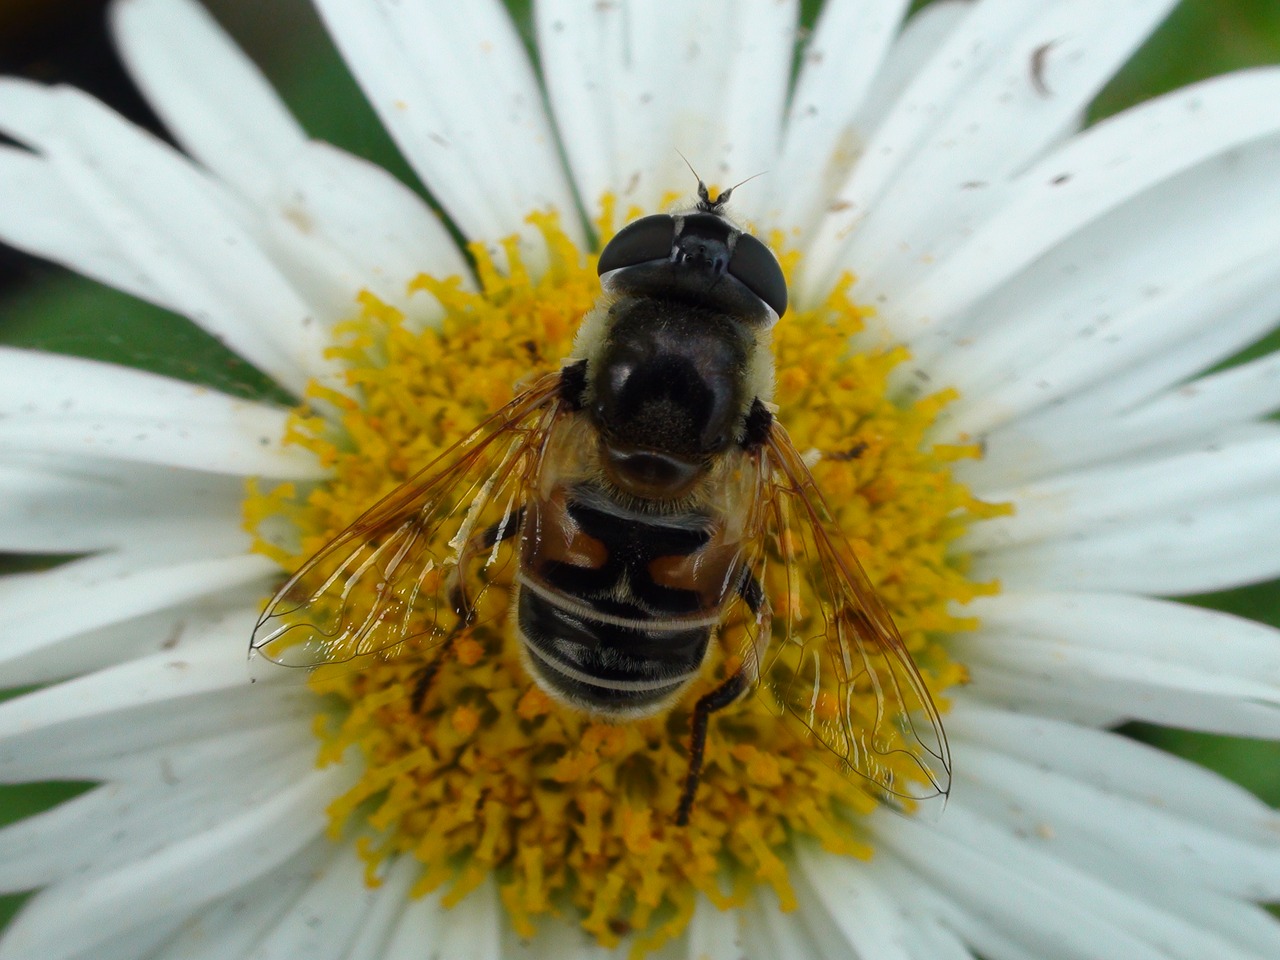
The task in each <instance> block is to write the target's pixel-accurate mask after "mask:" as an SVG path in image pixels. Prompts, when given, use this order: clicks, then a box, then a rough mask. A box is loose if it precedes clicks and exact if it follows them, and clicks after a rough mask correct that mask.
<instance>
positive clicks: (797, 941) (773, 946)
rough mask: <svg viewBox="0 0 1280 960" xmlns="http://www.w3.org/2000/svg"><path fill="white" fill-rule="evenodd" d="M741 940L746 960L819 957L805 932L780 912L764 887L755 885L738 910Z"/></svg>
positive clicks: (775, 900) (771, 894)
mask: <svg viewBox="0 0 1280 960" xmlns="http://www.w3.org/2000/svg"><path fill="white" fill-rule="evenodd" d="M742 940H743V943H744V944H746V947H747V951H746V954H745V957H746V958H748V960H771V958H773V957H818V956H820V954H819V953H818V950H817V944H816V943H815V942H814V941H813V938H812V937H811V935H810V933H809V931H808V930H806V929H804V927H802V926H801V925H800V924H799V923H798V922H797V921H796V919H795V918H794V917H791V916H787V915H785V914H783V912H782V909H781V907H780V906H779V904H778V900H777V897H775V896H774V895H773V892H772V891H770V890H769V889H768V888H767V887H757V888H756V889H755V892H754V894H753V895H752V897H751V899H750V900H748V901H747V904H746V906H745V907H744V908H743V909H742Z"/></svg>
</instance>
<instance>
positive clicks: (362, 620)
mask: <svg viewBox="0 0 1280 960" xmlns="http://www.w3.org/2000/svg"><path fill="white" fill-rule="evenodd" d="M559 388H560V374H559V373H555V374H548V375H547V376H545V377H542V378H541V379H540V380H539V381H538V382H537V383H535V384H534V385H533V386H532V387H531V388H529V389H528V390H526V391H524V392H523V393H521V394H520V395H519V396H517V397H516V398H515V399H514V400H512V401H511V402H510V403H509V404H507V406H505V407H503V408H502V409H501V410H499V411H498V412H497V413H495V414H494V415H493V416H491V417H490V418H489V419H488V420H486V421H485V422H484V423H483V424H481V425H480V427H478V428H477V429H476V430H475V431H474V432H473V433H471V435H470V436H468V437H466V438H465V439H463V440H462V441H460V442H459V443H457V444H454V445H453V446H452V447H450V448H449V449H448V450H446V451H445V452H444V453H442V454H441V455H440V456H439V457H437V458H436V459H435V460H434V461H432V462H431V463H430V464H428V465H427V466H426V467H425V468H423V469H422V470H420V471H419V472H418V473H417V474H416V475H414V476H413V477H412V478H411V479H409V480H408V481H406V482H405V483H404V484H402V485H401V486H400V487H399V488H397V489H396V490H395V491H393V492H392V493H391V494H389V495H388V496H387V497H385V498H383V499H382V500H380V501H379V502H378V503H376V504H374V505H373V506H372V507H371V508H370V509H369V510H367V511H366V512H365V513H364V514H362V515H361V516H360V517H359V518H358V519H357V520H356V521H355V522H354V523H352V524H351V526H349V527H347V529H345V530H344V531H342V533H340V534H338V535H337V536H336V537H334V538H333V539H332V540H331V541H329V543H328V544H326V545H325V546H324V547H323V548H322V549H321V550H320V551H319V552H318V553H316V554H315V555H314V556H313V557H311V558H310V559H309V560H307V562H306V563H304V564H303V565H302V567H301V568H300V569H299V570H298V571H297V572H296V573H295V574H294V575H293V576H292V577H290V578H289V580H288V582H286V583H285V585H284V586H283V587H281V588H280V590H279V591H278V592H277V593H276V595H275V596H274V597H273V598H272V599H271V601H270V602H269V603H268V604H267V607H266V609H265V610H264V611H263V613H262V616H261V617H259V618H258V623H257V626H256V628H255V629H254V632H253V639H252V641H251V644H250V652H251V654H252V653H255V652H256V653H259V654H261V655H263V656H265V657H267V658H268V659H270V660H273V661H275V662H276V663H280V664H284V665H286V666H300V667H312V666H318V665H320V664H324V663H341V662H344V661H347V660H351V659H354V658H356V657H361V656H366V655H369V654H373V653H377V654H380V655H382V656H385V657H392V656H395V655H397V654H398V653H400V652H401V649H402V645H404V644H406V643H407V642H410V641H412V642H413V643H414V645H415V646H417V647H420V648H421V647H429V646H431V645H433V644H435V643H439V642H441V641H442V640H444V639H445V637H447V636H448V635H449V634H450V632H452V631H453V630H455V629H456V628H457V627H458V625H459V624H461V623H465V622H467V621H469V619H470V618H471V616H472V613H473V611H474V610H475V609H476V604H477V602H478V599H479V596H476V597H472V596H470V595H469V594H468V583H467V581H468V577H467V576H466V575H465V574H466V572H467V569H468V566H469V564H470V563H472V562H473V561H475V560H483V561H484V565H485V566H488V565H489V564H491V563H493V562H494V561H495V560H496V558H497V556H498V550H497V544H496V542H493V541H492V538H488V539H486V538H485V536H484V532H485V531H486V530H488V529H490V528H498V529H500V528H502V527H503V526H504V525H505V526H507V527H509V526H510V525H512V524H518V523H519V520H520V508H521V506H522V504H523V502H524V493H525V489H526V486H527V484H528V483H529V482H530V481H531V479H532V478H533V477H534V476H535V475H536V473H537V467H538V458H539V456H540V453H541V449H542V445H543V441H544V439H545V437H546V436H547V433H548V431H549V430H550V428H551V425H552V424H553V423H554V422H555V420H556V419H557V418H558V417H559V416H560V415H561V413H562V412H563V411H564V409H565V407H564V405H563V404H562V403H561V402H560V401H559ZM480 579H481V580H482V581H483V578H480ZM484 589H485V588H484V586H483V582H482V583H481V586H480V590H481V591H483V590H484Z"/></svg>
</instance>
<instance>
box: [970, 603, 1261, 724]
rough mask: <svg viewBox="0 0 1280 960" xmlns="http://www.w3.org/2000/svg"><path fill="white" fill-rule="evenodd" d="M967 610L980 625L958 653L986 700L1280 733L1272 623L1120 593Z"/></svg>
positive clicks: (977, 605) (986, 605)
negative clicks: (980, 622) (1088, 708)
mask: <svg viewBox="0 0 1280 960" xmlns="http://www.w3.org/2000/svg"><path fill="white" fill-rule="evenodd" d="M967 612H968V613H971V614H972V615H974V616H977V617H979V618H980V619H981V621H982V628H981V629H980V630H979V631H977V632H975V633H972V634H965V635H962V636H958V637H955V638H953V641H952V645H953V652H954V654H955V655H956V656H957V657H958V658H959V659H960V660H961V661H963V662H964V663H965V664H966V666H968V667H969V668H970V670H971V671H972V673H973V676H974V683H975V689H980V690H981V691H982V693H983V695H984V696H986V697H987V698H988V699H991V700H997V701H999V702H1001V703H1007V704H1016V705H1018V706H1020V707H1023V708H1025V709H1029V710H1034V711H1039V712H1052V713H1053V714H1054V715H1062V714H1063V713H1065V712H1066V711H1071V710H1073V709H1074V710H1077V711H1078V710H1080V709H1081V708H1086V709H1087V707H1086V705H1088V707H1091V708H1093V709H1095V710H1097V711H1098V713H1099V715H1101V716H1102V717H1103V718H1105V719H1106V720H1107V721H1108V722H1113V721H1115V720H1117V719H1121V718H1126V719H1140V720H1147V721H1151V722H1154V723H1164V724H1170V725H1174V726H1180V727H1189V728H1193V729H1200V730H1209V731H1213V732H1217V733H1223V734H1230V735H1235V736H1253V737H1258V736H1266V737H1277V738H1280V631H1277V630H1276V629H1275V628H1273V627H1267V626H1264V625H1262V624H1259V623H1255V622H1253V621H1252V620H1245V619H1242V618H1239V617H1232V616H1228V615H1227V614H1222V613H1217V612H1214V611H1210V610H1202V609H1199V608H1196V607H1189V606H1186V605H1184V604H1178V603H1170V602H1168V601H1162V600H1151V599H1148V598H1145V597H1126V596H1119V595H1115V594H1054V593H1048V594H1036V593H1004V594H1001V595H1000V596H997V597H991V598H984V599H982V600H980V601H978V602H975V603H974V604H973V605H972V606H971V607H970V608H969V609H968V610H967ZM988 667H990V668H993V669H994V671H995V672H994V673H993V674H992V676H990V677H988V676H987V675H986V671H987V668H988ZM1055 706H1057V707H1058V709H1054V707H1055Z"/></svg>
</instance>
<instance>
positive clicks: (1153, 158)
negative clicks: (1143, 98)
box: [877, 70, 1280, 363]
mask: <svg viewBox="0 0 1280 960" xmlns="http://www.w3.org/2000/svg"><path fill="white" fill-rule="evenodd" d="M1277 96H1280V70H1256V71H1250V72H1247V73H1239V74H1232V75H1229V76H1225V77H1218V78H1215V79H1213V80H1209V81H1206V82H1204V83H1199V84H1195V85H1193V86H1190V87H1187V88H1185V89H1183V90H1179V91H1176V92H1174V93H1171V94H1168V95H1166V96H1163V97H1160V98H1157V99H1155V100H1151V101H1148V102H1147V103H1144V104H1142V105H1140V106H1138V107H1135V108H1134V109H1132V110H1129V111H1126V112H1124V113H1122V114H1119V115H1117V116H1115V117H1111V118H1109V119H1107V120H1105V121H1103V122H1102V123H1099V124H1098V125H1097V126H1094V127H1091V128H1090V129H1088V130H1086V131H1084V132H1083V133H1081V134H1079V135H1077V136H1075V137H1073V138H1072V139H1070V140H1069V141H1067V142H1066V143H1065V144H1063V145H1062V146H1061V147H1060V148H1058V149H1057V150H1055V151H1053V152H1051V153H1050V154H1048V155H1047V156H1045V157H1043V158H1042V159H1039V160H1038V161H1037V162H1036V163H1035V164H1034V165H1032V166H1030V167H1029V168H1028V169H1027V170H1026V171H1025V172H1023V173H1020V174H1019V175H1018V176H1017V177H1016V179H1015V180H1013V181H1012V182H1011V183H1010V184H1009V185H1008V188H1007V191H1006V194H1007V195H1006V196H1005V197H1003V198H1002V200H1001V202H1000V204H999V207H998V209H995V210H992V211H991V214H990V216H988V217H986V218H985V219H984V220H982V221H981V222H980V223H974V224H971V225H970V226H969V230H968V232H967V233H966V236H965V239H964V242H963V243H962V244H960V245H959V246H957V247H956V248H955V250H954V251H942V250H924V251H917V254H919V253H924V254H927V255H928V256H929V257H931V258H933V259H931V260H928V262H927V266H928V269H927V271H923V272H922V273H921V282H920V283H919V284H918V285H916V286H915V287H914V289H911V290H910V292H909V293H907V294H906V295H905V296H900V297H898V298H897V299H896V300H895V301H894V303H893V304H892V305H891V306H890V308H889V309H890V310H891V312H892V316H891V317H890V318H889V320H890V322H891V325H892V327H893V329H894V330H895V331H896V332H897V333H898V335H899V336H901V337H903V338H905V339H906V340H907V341H908V342H911V343H913V344H914V345H915V347H916V351H917V355H918V356H919V358H920V360H921V362H924V363H931V362H932V361H933V359H934V358H935V356H937V355H938V354H939V353H941V352H944V351H947V350H949V349H950V348H951V347H950V345H951V344H952V343H953V342H954V341H955V340H956V339H958V338H961V337H963V336H964V335H967V334H969V333H972V332H973V330H969V329H965V326H966V324H967V323H970V322H972V323H976V324H980V325H982V326H987V325H990V324H991V323H993V322H997V321H998V320H999V315H994V316H993V315H992V314H991V313H990V312H989V311H988V310H986V309H982V310H976V307H975V305H976V304H978V301H979V300H980V299H981V298H982V297H984V296H987V295H990V294H991V292H992V291H993V290H995V289H996V288H997V287H998V286H999V285H1000V284H1002V283H1005V282H1007V281H1009V280H1010V279H1011V278H1013V277H1015V276H1016V275H1017V274H1018V272H1019V271H1022V270H1025V269H1027V268H1028V266H1029V265H1032V264H1034V263H1035V262H1036V261H1037V260H1038V259H1039V258H1041V257H1044V256H1045V254H1046V253H1048V252H1050V251H1051V250H1053V248H1054V247H1056V246H1058V245H1059V244H1061V243H1062V242H1063V241H1064V240H1066V239H1067V238H1068V237H1071V236H1072V235H1073V234H1075V233H1076V232H1078V231H1080V230H1082V229H1084V228H1087V227H1089V226H1090V225H1091V224H1094V223H1095V222H1096V221H1099V220H1100V218H1103V217H1104V216H1105V215H1107V214H1109V213H1112V212H1113V211H1118V210H1120V208H1122V207H1123V206H1124V205H1125V204H1127V203H1129V202H1132V201H1134V200H1141V199H1142V198H1143V195H1144V194H1145V193H1146V192H1147V191H1150V190H1151V189H1152V188H1153V187H1157V186H1159V185H1161V184H1167V183H1170V182H1172V181H1174V179H1175V178H1176V177H1178V176H1179V175H1180V174H1183V173H1186V172H1187V171H1192V170H1194V169H1195V168H1197V167H1198V166H1200V165H1201V164H1203V163H1205V162H1206V161H1210V160H1213V159H1214V158H1226V157H1227V156H1228V155H1229V154H1230V152H1231V151H1232V150H1235V149H1237V148H1240V147H1242V146H1244V145H1246V144H1250V143H1253V142H1255V141H1266V140H1267V139H1268V138H1270V137H1272V136H1274V135H1275V134H1276V133H1277V131H1278V130H1280V116H1276V115H1275V112H1274V111H1268V110H1265V109H1260V105H1261V104H1265V103H1270V102H1273V101H1274V99H1275V98H1276V97H1277ZM1210 170H1211V175H1213V176H1217V177H1219V178H1220V179H1225V180H1226V182H1228V183H1229V182H1230V181H1231V178H1230V170H1229V164H1225V165H1224V164H1222V163H1219V164H1217V165H1216V166H1214V167H1211V168H1210ZM1170 191H1172V194H1171V193H1170V192H1169V191H1166V192H1164V193H1160V194H1157V197H1158V199H1160V200H1161V201H1165V202H1171V201H1170V200H1169V198H1170V197H1171V196H1172V195H1180V196H1184V195H1183V194H1182V193H1181V191H1179V190H1174V189H1173V188H1172V187H1170ZM1184 198H1185V197H1184ZM1185 199H1190V198H1185ZM1192 206H1194V201H1192ZM1152 207H1153V209H1152V210H1150V211H1148V216H1154V215H1156V211H1158V210H1160V209H1161V207H1162V204H1159V205H1158V204H1154V203H1153V204H1152ZM1218 209H1220V208H1218ZM878 214H879V211H877V215H878ZM1238 214H1241V215H1243V216H1244V218H1245V222H1246V223H1254V222H1256V221H1254V220H1253V219H1252V218H1250V217H1249V216H1248V213H1247V211H1233V216H1235V215H1238ZM1115 215H1119V214H1115ZM1160 223H1161V224H1162V225H1164V224H1165V221H1164V220H1161V221H1160ZM1228 223H1230V221H1228ZM1146 224H1147V226H1146V229H1145V232H1142V224H1141V223H1139V224H1134V225H1129V224H1128V223H1127V221H1126V222H1125V226H1126V227H1127V229H1129V230H1131V231H1136V232H1138V233H1140V235H1141V236H1142V237H1143V239H1144V241H1146V243H1145V244H1144V249H1145V247H1146V246H1147V245H1149V244H1150V242H1151V241H1152V240H1153V239H1155V238H1157V237H1159V238H1162V239H1163V240H1165V241H1166V242H1170V243H1172V242H1174V241H1175V240H1177V241H1182V240H1184V239H1186V238H1185V237H1184V236H1183V235H1182V234H1180V233H1171V232H1170V231H1168V230H1166V229H1157V228H1155V227H1154V226H1152V225H1150V221H1146ZM1099 229H1101V228H1099ZM1100 237H1101V238H1105V239H1110V235H1109V234H1100ZM1202 249H1203V248H1202ZM1135 253H1136V254H1138V255H1141V253H1142V251H1135ZM934 261H936V262H934ZM1104 266H1105V264H1104ZM1050 276H1053V277H1054V280H1055V282H1056V283H1057V284H1060V285H1061V284H1062V283H1063V278H1062V277H1061V276H1059V275H1052V274H1051V275H1050ZM1085 279H1087V274H1086V277H1085ZM1074 282H1080V281H1077V280H1073V281H1072V283H1074ZM1072 283H1068V284H1066V286H1068V287H1070V286H1071V285H1072ZM974 329H978V328H977V327H975V328H974ZM917 341H918V342H917Z"/></svg>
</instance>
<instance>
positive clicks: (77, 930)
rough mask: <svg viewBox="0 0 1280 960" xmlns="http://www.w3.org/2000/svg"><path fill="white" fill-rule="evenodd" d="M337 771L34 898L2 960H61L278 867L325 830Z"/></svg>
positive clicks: (1, 947) (1, 951)
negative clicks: (116, 866) (35, 959)
mask: <svg viewBox="0 0 1280 960" xmlns="http://www.w3.org/2000/svg"><path fill="white" fill-rule="evenodd" d="M346 776H347V774H345V773H344V772H343V771H342V770H341V769H338V768H334V769H330V770H328V771H316V772H313V773H311V774H309V775H308V776H307V777H305V778H304V779H302V780H300V781H299V782H297V783H295V784H292V785H290V786H288V787H286V788H285V789H283V790H281V791H280V792H278V793H277V794H276V795H275V796H272V797H268V798H265V799H260V800H259V802H257V803H253V804H249V805H247V807H246V809H245V810H244V812H243V814H242V815H241V816H240V817H238V818H237V819H235V820H231V821H228V822H227V823H224V824H221V825H219V826H217V827H215V828H214V829H212V830H209V831H206V832H202V833H198V834H195V835H193V836H191V837H190V838H188V839H186V840H184V841H181V842H178V843H174V844H172V845H169V846H167V847H165V848H164V849H163V850H161V851H159V852H158V853H156V854H154V855H152V856H149V857H146V858H144V859H141V860H139V861H136V862H134V863H132V864H129V865H128V866H125V867H122V868H120V869H119V870H116V871H112V872H110V873H107V874H105V875H102V876H97V877H91V878H88V879H85V880H68V881H64V882H63V883H60V884H58V885H57V886H54V887H50V888H48V889H46V890H44V891H43V892H41V893H39V894H37V895H36V896H35V897H34V898H33V899H32V900H31V901H30V902H29V903H28V904H27V905H26V907H25V909H24V910H23V911H22V913H21V914H20V915H19V916H18V917H17V919H16V920H15V921H14V923H13V924H12V925H11V926H10V927H9V929H8V931H7V932H6V937H5V939H4V941H3V942H0V960H10V958H17V957H22V956H33V955H38V956H40V957H42V958H45V960H62V958H65V957H69V956H73V955H74V954H75V953H76V952H77V951H81V950H87V949H88V948H90V947H92V946H94V945H95V944H99V943H101V942H103V941H105V940H107V939H109V938H111V937H113V936H117V935H119V934H122V933H126V932H128V931H130V930H133V929H136V928H139V927H145V926H146V925H147V924H148V923H149V922H150V921H151V920H152V918H154V917H163V916H166V915H168V914H172V913H175V912H179V911H183V910H191V909H193V908H196V907H199V906H202V905H204V904H207V903H210V902H211V901H213V900H215V899H217V898H218V897H220V896H223V895H224V894H226V893H228V892H230V891H231V890H234V889H236V888H237V887H239V886H240V885H241V884H243V883H244V882H245V881H246V880H247V879H251V878H252V877H256V876H258V875H259V874H262V873H265V872H266V871H268V870H270V869H272V868H273V867H275V866H277V865H279V864H281V863H283V862H284V861H285V860H287V859H288V858H289V857H290V856H292V855H293V854H294V853H296V852H297V851H298V850H299V849H301V848H302V847H303V846H305V845H306V844H307V843H308V842H309V841H310V840H311V839H312V838H313V837H314V836H316V835H317V834H318V833H319V832H320V831H321V830H322V829H323V828H324V824H325V817H324V813H323V810H324V805H325V804H326V803H327V802H328V801H329V800H330V799H331V798H332V797H333V796H334V795H335V794H336V793H337V792H338V791H339V790H341V789H342V781H343V780H344V779H345V778H346Z"/></svg>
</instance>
